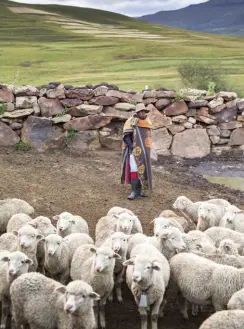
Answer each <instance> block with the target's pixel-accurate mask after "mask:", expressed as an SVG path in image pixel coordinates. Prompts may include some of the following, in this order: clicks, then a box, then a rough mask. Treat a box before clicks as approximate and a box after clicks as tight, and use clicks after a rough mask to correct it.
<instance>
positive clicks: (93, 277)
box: [70, 244, 121, 328]
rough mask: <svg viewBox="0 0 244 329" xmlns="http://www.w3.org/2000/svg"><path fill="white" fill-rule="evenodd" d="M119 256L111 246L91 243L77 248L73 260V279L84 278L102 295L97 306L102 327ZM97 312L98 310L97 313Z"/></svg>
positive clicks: (71, 270)
mask: <svg viewBox="0 0 244 329" xmlns="http://www.w3.org/2000/svg"><path fill="white" fill-rule="evenodd" d="M117 258H118V259H120V258H121V257H120V255H119V254H117V253H115V252H114V251H113V250H112V249H111V248H109V247H100V248H95V247H94V246H93V245H91V244H90V245H84V246H81V247H79V248H77V249H76V251H75V253H74V255H73V258H72V262H71V268H70V276H71V278H72V280H80V279H81V280H84V281H85V282H87V283H88V284H90V285H91V286H92V288H93V290H94V291H95V292H96V293H98V294H99V296H100V297H101V300H100V301H99V303H98V305H97V306H98V310H99V319H100V326H101V327H102V328H105V305H106V301H107V299H108V297H109V296H110V294H111V293H112V291H113V288H114V267H115V260H116V259H117ZM97 313H98V312H97V310H96V312H95V314H96V315H97Z"/></svg>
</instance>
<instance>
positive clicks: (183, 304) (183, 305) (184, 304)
mask: <svg viewBox="0 0 244 329" xmlns="http://www.w3.org/2000/svg"><path fill="white" fill-rule="evenodd" d="M178 301H179V304H180V314H181V315H182V317H183V318H184V319H186V320H188V319H189V317H188V301H187V300H186V299H185V298H184V297H183V296H182V294H181V293H179V294H178Z"/></svg>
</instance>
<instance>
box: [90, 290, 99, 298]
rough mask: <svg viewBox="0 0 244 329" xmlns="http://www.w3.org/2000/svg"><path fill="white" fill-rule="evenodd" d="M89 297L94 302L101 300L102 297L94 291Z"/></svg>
mask: <svg viewBox="0 0 244 329" xmlns="http://www.w3.org/2000/svg"><path fill="white" fill-rule="evenodd" d="M89 297H90V298H92V299H94V300H100V295H98V294H97V293H96V292H94V291H93V292H91V293H90V294H89Z"/></svg>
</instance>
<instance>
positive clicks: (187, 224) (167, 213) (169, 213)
mask: <svg viewBox="0 0 244 329" xmlns="http://www.w3.org/2000/svg"><path fill="white" fill-rule="evenodd" d="M158 217H164V218H172V219H174V220H175V221H177V222H178V223H179V225H181V227H183V230H184V232H186V233H187V232H189V231H191V230H195V229H196V225H195V224H194V223H193V222H192V221H191V220H189V219H186V218H185V217H182V216H178V215H177V214H176V213H175V212H174V211H173V210H169V209H166V210H163V211H162V212H161V214H160V215H159V216H158ZM178 228H179V227H178Z"/></svg>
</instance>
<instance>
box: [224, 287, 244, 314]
mask: <svg viewBox="0 0 244 329" xmlns="http://www.w3.org/2000/svg"><path fill="white" fill-rule="evenodd" d="M227 309H228V310H244V288H243V289H241V290H239V291H237V292H235V293H234V294H233V295H232V296H231V298H230V300H229V302H228V304H227Z"/></svg>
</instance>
